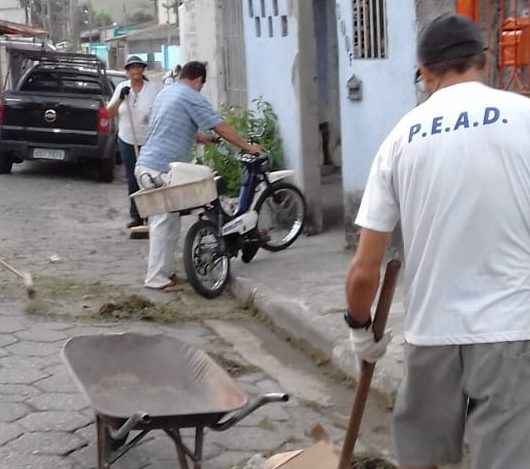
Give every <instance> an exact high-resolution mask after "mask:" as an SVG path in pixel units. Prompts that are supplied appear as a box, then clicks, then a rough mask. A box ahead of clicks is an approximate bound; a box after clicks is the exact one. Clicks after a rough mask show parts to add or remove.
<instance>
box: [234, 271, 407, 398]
mask: <svg viewBox="0 0 530 469" xmlns="http://www.w3.org/2000/svg"><path fill="white" fill-rule="evenodd" d="M229 289H230V291H231V293H232V295H234V297H235V298H236V300H237V301H238V302H240V303H242V304H246V305H253V306H254V307H255V308H256V309H257V310H258V311H259V313H261V314H263V315H264V316H265V317H266V318H267V319H268V320H269V321H271V323H272V324H273V326H274V327H275V328H277V329H279V330H280V332H281V333H283V334H285V335H286V336H287V337H288V338H291V339H294V340H295V341H296V342H298V343H299V344H300V345H301V346H302V347H303V348H304V349H305V350H306V351H308V352H309V353H310V354H311V355H312V356H313V357H314V358H317V359H324V360H325V361H328V362H329V363H330V364H331V365H332V367H333V368H335V369H337V370H338V371H340V372H341V373H343V374H344V375H346V376H347V377H348V378H351V379H353V380H357V379H358V375H357V370H356V366H355V363H354V358H353V354H352V352H351V350H350V346H349V340H348V331H347V329H346V327H345V326H343V323H342V313H341V312H336V314H333V315H330V314H327V315H322V314H321V312H320V311H316V310H314V309H312V308H311V306H310V305H308V304H307V303H305V302H303V301H301V300H297V299H293V298H288V297H285V296H284V295H279V294H277V293H276V292H275V291H274V290H272V289H270V288H269V287H267V286H266V285H263V284H260V283H256V282H255V281H254V280H252V279H250V278H247V277H241V276H235V275H233V276H232V278H231V281H230V284H229ZM402 349H403V347H402V343H401V341H399V340H396V339H394V341H393V343H392V344H391V345H390V346H389V349H388V352H387V354H386V355H385V357H384V358H383V359H382V360H381V361H380V362H379V363H378V366H377V367H376V372H375V375H374V378H373V381H372V389H374V390H375V391H377V392H378V393H379V394H381V395H382V396H383V397H384V398H385V399H386V400H387V401H388V404H389V405H391V404H392V403H393V402H394V399H395V395H396V393H397V389H398V387H399V382H400V370H401V363H402V359H401V356H402V353H403V350H402Z"/></svg>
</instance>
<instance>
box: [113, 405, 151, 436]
mask: <svg viewBox="0 0 530 469" xmlns="http://www.w3.org/2000/svg"><path fill="white" fill-rule="evenodd" d="M150 420H151V418H150V417H149V415H148V414H146V413H145V412H137V413H136V414H134V415H133V416H132V417H130V418H129V419H128V420H127V421H126V422H125V423H124V424H123V425H122V426H121V427H120V428H118V429H117V430H111V432H110V437H111V438H112V439H113V440H122V439H123V438H126V437H127V435H128V434H129V432H130V431H131V430H133V429H134V428H135V427H136V426H137V425H138V424H140V423H144V424H145V423H149V421H150Z"/></svg>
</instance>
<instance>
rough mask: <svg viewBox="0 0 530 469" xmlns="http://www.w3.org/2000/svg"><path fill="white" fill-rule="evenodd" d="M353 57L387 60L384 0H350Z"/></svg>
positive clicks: (386, 28) (386, 27) (386, 25)
mask: <svg viewBox="0 0 530 469" xmlns="http://www.w3.org/2000/svg"><path fill="white" fill-rule="evenodd" d="M352 6H353V57H354V58H355V59H386V58H388V24H387V17H386V16H387V15H386V0H352Z"/></svg>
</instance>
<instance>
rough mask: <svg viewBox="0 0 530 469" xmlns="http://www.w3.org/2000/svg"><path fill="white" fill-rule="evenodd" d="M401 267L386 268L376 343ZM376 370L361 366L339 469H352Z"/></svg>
mask: <svg viewBox="0 0 530 469" xmlns="http://www.w3.org/2000/svg"><path fill="white" fill-rule="evenodd" d="M400 267H401V262H400V261H398V260H397V259H394V260H391V261H390V262H389V263H388V264H387V266H386V271H385V278H384V280H383V286H382V287H381V294H380V295H379V301H378V303H377V308H376V310H375V317H374V322H373V326H372V329H373V331H374V337H375V340H376V342H378V341H380V340H381V338H382V337H383V335H384V333H385V327H386V322H387V319H388V314H389V313H390V306H391V305H392V297H393V296H394V290H395V289H396V282H397V277H398V273H399V269H400ZM374 369H375V363H368V362H365V361H363V362H362V364H361V377H360V379H359V382H358V384H357V388H356V390H355V398H354V400H353V407H352V411H351V416H350V422H349V424H348V430H347V431H346V437H345V439H344V445H343V446H342V452H341V456H340V462H339V468H338V469H351V460H352V455H353V450H354V448H355V443H356V442H357V438H358V436H359V429H360V427H361V421H362V418H363V414H364V408H365V406H366V400H367V399H368V392H369V391H370V384H371V382H372V377H373V375H374Z"/></svg>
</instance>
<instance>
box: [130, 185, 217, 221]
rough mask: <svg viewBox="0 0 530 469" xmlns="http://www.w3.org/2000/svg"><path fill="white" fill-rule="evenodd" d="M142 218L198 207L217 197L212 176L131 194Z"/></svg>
mask: <svg viewBox="0 0 530 469" xmlns="http://www.w3.org/2000/svg"><path fill="white" fill-rule="evenodd" d="M131 197H132V198H133V199H134V201H135V202H136V208H137V209H138V213H139V214H140V216H141V217H142V218H147V217H150V216H153V215H161V214H163V213H168V212H180V211H184V210H190V209H193V208H199V207H202V206H204V205H206V204H209V203H210V202H212V201H213V200H215V199H216V198H217V187H216V185H215V180H214V178H213V177H211V176H210V177H207V178H203V179H200V180H197V181H193V182H190V183H186V184H179V185H168V186H163V187H159V188H158V189H148V190H141V191H139V192H136V193H134V194H132V195H131Z"/></svg>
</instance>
